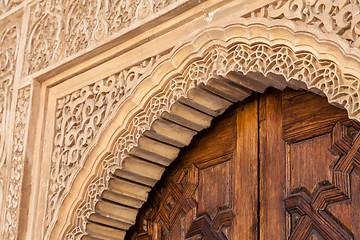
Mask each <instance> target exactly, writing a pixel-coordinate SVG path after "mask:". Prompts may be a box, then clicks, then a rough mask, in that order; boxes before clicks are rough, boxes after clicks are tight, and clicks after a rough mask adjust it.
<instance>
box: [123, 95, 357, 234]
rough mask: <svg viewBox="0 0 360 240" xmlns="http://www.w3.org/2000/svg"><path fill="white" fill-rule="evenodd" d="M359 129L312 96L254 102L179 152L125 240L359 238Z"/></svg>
mask: <svg viewBox="0 0 360 240" xmlns="http://www.w3.org/2000/svg"><path fill="white" fill-rule="evenodd" d="M359 129H360V127H359V124H357V123H355V122H353V121H351V120H349V119H348V118H347V113H346V112H345V111H344V110H341V109H338V108H336V107H334V106H331V105H330V104H328V103H327V100H326V99H324V98H322V97H319V96H317V95H315V94H312V93H308V92H305V91H292V90H285V91H284V92H279V91H277V90H272V89H269V90H267V91H266V92H265V93H264V94H262V95H253V96H251V97H250V98H248V99H246V100H245V101H243V102H242V103H239V104H237V105H235V106H233V107H231V108H230V109H229V110H228V111H227V112H226V113H225V114H224V115H222V116H220V117H219V118H217V119H216V120H215V121H214V122H213V124H212V126H211V128H209V129H208V130H206V131H203V132H201V133H200V134H199V135H198V136H196V137H195V138H194V139H193V141H192V143H191V145H190V146H189V147H186V148H184V149H183V150H182V151H181V153H180V155H179V157H178V159H177V160H175V162H174V163H173V164H172V165H170V166H169V167H168V169H167V170H166V172H165V174H164V176H163V178H162V180H161V181H160V182H159V183H158V184H157V185H156V186H155V187H154V189H153V191H152V192H151V194H150V197H149V200H148V202H147V203H146V204H145V205H144V206H143V208H142V209H141V210H140V212H139V215H138V219H137V223H136V226H134V227H133V228H132V229H131V230H130V231H129V232H128V234H127V239H154V240H155V239H156V240H158V239H159V240H162V239H175V240H177V239H179V240H180V239H223V240H224V239H235V240H238V239H246V240H248V239H264V240H265V239H280V240H281V239H296V240H298V239H311V240H322V239H326V240H328V239H334V240H335V239H336V240H337V239H360V214H359V212H360V170H359V169H360V153H359V152H358V148H359V146H360V134H359V133H358V130H359Z"/></svg>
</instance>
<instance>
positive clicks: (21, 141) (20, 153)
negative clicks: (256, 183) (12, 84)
mask: <svg viewBox="0 0 360 240" xmlns="http://www.w3.org/2000/svg"><path fill="white" fill-rule="evenodd" d="M30 90H31V86H26V87H24V88H21V89H20V90H19V91H18V94H17V100H16V101H17V102H16V109H15V121H14V132H13V146H12V153H11V164H10V174H9V182H8V184H7V192H6V207H5V222H4V223H3V224H2V227H3V228H4V234H3V239H17V235H18V232H17V231H18V222H19V211H20V197H21V186H22V180H23V178H22V176H23V167H24V161H25V141H26V139H25V137H26V129H27V127H28V124H27V123H28V115H29V110H30V102H31V97H30V96H31V93H30Z"/></svg>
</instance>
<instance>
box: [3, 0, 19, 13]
mask: <svg viewBox="0 0 360 240" xmlns="http://www.w3.org/2000/svg"><path fill="white" fill-rule="evenodd" d="M23 1H24V0H1V1H0V14H2V13H5V12H7V11H9V10H10V9H12V8H13V7H15V6H16V5H18V4H20V3H22V2H23Z"/></svg>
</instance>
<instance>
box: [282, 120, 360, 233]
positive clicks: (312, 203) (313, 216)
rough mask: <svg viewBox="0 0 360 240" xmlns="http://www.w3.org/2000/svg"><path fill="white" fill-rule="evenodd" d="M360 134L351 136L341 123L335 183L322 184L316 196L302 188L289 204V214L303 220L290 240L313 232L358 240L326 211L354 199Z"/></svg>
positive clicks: (337, 127) (336, 129)
mask: <svg viewBox="0 0 360 240" xmlns="http://www.w3.org/2000/svg"><path fill="white" fill-rule="evenodd" d="M359 148H360V132H358V133H357V134H356V135H355V136H351V135H350V134H349V132H348V129H347V127H346V126H345V125H343V124H342V123H340V122H337V123H336V125H335V126H334V128H333V131H332V149H333V150H334V151H335V152H337V153H338V154H339V156H340V158H339V160H338V161H337V162H336V163H335V165H334V167H333V169H332V183H330V182H328V181H325V182H320V183H319V184H318V187H317V188H316V189H315V191H314V193H313V194H310V192H309V191H308V190H307V189H306V188H299V189H298V190H296V191H295V192H293V193H292V194H290V195H289V196H288V197H287V198H286V200H285V205H286V206H285V207H286V210H287V211H289V212H290V213H298V214H299V215H300V216H301V217H300V220H299V222H298V223H297V224H296V226H295V228H294V230H293V231H292V233H291V236H290V238H289V239H307V237H308V236H309V234H310V233H311V231H312V229H316V231H317V232H318V233H319V234H320V235H321V236H322V237H323V238H324V239H326V240H332V239H343V240H348V239H354V236H353V234H352V233H351V231H350V230H348V229H346V228H345V227H344V226H343V225H342V224H341V222H340V221H339V220H338V219H336V218H335V217H334V216H330V215H329V214H328V213H327V211H326V208H327V206H328V205H329V204H331V203H339V202H343V201H346V200H348V199H350V193H351V186H350V174H351V173H352V171H353V169H354V168H358V169H360V153H359Z"/></svg>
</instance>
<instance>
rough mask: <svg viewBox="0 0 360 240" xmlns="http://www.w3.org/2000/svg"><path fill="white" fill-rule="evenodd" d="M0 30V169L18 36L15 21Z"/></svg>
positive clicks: (4, 156) (3, 160)
mask: <svg viewBox="0 0 360 240" xmlns="http://www.w3.org/2000/svg"><path fill="white" fill-rule="evenodd" d="M2 24H4V25H5V27H4V28H3V29H1V30H0V169H1V168H2V167H3V165H4V164H5V159H6V143H7V140H6V138H7V131H8V129H9V126H8V123H9V111H10V107H11V100H12V91H13V82H14V79H13V78H14V74H15V64H16V55H17V43H18V40H19V37H20V34H19V27H18V25H17V24H16V23H11V24H6V23H2Z"/></svg>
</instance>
